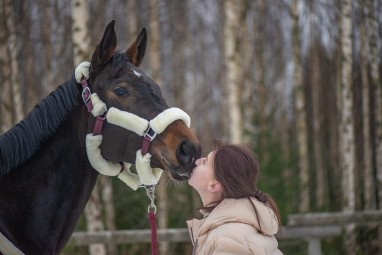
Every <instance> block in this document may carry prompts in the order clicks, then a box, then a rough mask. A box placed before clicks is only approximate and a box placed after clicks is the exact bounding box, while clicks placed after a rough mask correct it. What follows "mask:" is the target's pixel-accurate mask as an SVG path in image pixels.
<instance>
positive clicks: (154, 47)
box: [149, 0, 169, 255]
mask: <svg viewBox="0 0 382 255" xmlns="http://www.w3.org/2000/svg"><path fill="white" fill-rule="evenodd" d="M150 21H151V22H150V37H149V38H150V43H149V48H150V69H151V73H152V75H151V76H152V78H153V80H154V81H155V82H156V83H158V84H159V85H160V86H161V84H162V79H161V72H160V30H159V5H158V0H150ZM167 178H168V177H167V176H166V175H165V174H163V176H162V177H161V181H160V182H159V184H158V186H157V192H158V214H157V215H158V227H159V228H161V229H167V228H168V203H167V201H168V195H167ZM158 248H159V254H161V255H167V254H169V243H168V242H160V243H159V247H158Z"/></svg>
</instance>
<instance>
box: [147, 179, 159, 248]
mask: <svg viewBox="0 0 382 255" xmlns="http://www.w3.org/2000/svg"><path fill="white" fill-rule="evenodd" d="M144 187H145V189H146V194H147V197H148V198H149V199H150V205H149V206H148V208H147V213H148V215H149V221H150V227H151V255H157V253H158V239H157V222H156V218H155V214H156V212H157V208H156V206H155V203H154V200H155V186H144Z"/></svg>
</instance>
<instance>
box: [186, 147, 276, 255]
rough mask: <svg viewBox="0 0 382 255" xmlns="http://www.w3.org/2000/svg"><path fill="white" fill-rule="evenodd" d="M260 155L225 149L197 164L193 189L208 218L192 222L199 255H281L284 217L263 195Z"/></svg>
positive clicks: (193, 235) (191, 181)
mask: <svg viewBox="0 0 382 255" xmlns="http://www.w3.org/2000/svg"><path fill="white" fill-rule="evenodd" d="M258 177H259V165H258V162H257V160H256V157H255V155H254V154H253V153H252V152H251V151H250V150H249V149H247V148H245V147H243V146H239V145H228V144H227V145H220V146H217V149H216V150H214V151H212V152H210V153H209V154H208V156H207V157H205V158H200V159H198V160H197V161H196V166H195V168H194V169H193V171H192V175H191V178H190V180H189V181H188V183H189V184H190V185H191V186H192V187H193V188H194V189H195V190H196V191H197V192H198V193H199V195H200V197H201V199H202V203H203V207H202V208H201V213H202V214H203V215H204V218H203V219H201V220H197V219H193V220H190V221H187V225H188V228H189V231H190V235H191V240H192V243H193V246H194V248H193V254H197V255H202V254H226V255H228V254H241V255H244V254H256V255H257V254H264V255H265V254H272V255H276V254H277V255H280V254H282V253H281V251H280V250H279V249H278V248H277V245H278V244H277V240H276V239H275V237H274V235H275V234H276V233H277V232H278V229H279V224H280V215H279V212H278V209H277V206H276V204H275V202H274V201H273V199H272V198H271V197H270V196H269V195H267V194H265V193H263V192H261V191H259V190H258V189H257V187H256V182H257V180H258Z"/></svg>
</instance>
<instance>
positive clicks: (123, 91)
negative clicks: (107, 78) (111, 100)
mask: <svg viewBox="0 0 382 255" xmlns="http://www.w3.org/2000/svg"><path fill="white" fill-rule="evenodd" d="M114 93H115V94H116V95H117V96H120V97H127V96H128V95H129V91H127V89H125V88H122V87H117V88H115V89H114Z"/></svg>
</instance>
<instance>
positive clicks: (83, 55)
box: [71, 0, 114, 255]
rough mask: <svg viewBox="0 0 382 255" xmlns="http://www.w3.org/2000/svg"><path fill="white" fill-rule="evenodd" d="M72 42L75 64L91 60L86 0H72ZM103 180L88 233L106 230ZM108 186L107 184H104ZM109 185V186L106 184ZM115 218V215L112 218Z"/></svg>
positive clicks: (102, 250)
mask: <svg viewBox="0 0 382 255" xmlns="http://www.w3.org/2000/svg"><path fill="white" fill-rule="evenodd" d="M71 4H72V20H73V23H72V41H73V62H74V65H75V66H77V65H78V64H79V63H81V62H82V61H85V60H89V56H90V53H89V52H90V50H89V49H90V36H89V30H88V26H87V25H88V24H87V22H88V19H89V13H88V7H87V3H86V1H85V0H72V2H71ZM101 178H103V177H102V176H100V178H99V180H98V181H97V183H96V185H95V186H94V189H93V192H92V194H91V196H90V199H89V201H88V203H87V205H86V208H85V217H86V223H87V229H88V231H90V232H92V231H99V230H104V229H105V226H104V223H103V221H102V207H103V206H102V201H101V199H100V192H101V191H102V193H103V195H109V196H110V194H112V192H108V191H106V190H112V187H107V186H106V187H105V186H104V187H102V185H101V182H102V181H101V180H100V179H101ZM103 183H104V184H106V182H103ZM106 185H108V184H106ZM104 201H109V202H111V203H112V201H113V200H112V199H110V198H106V197H104ZM112 217H114V215H113V216H112ZM112 249H113V248H112ZM89 253H90V254H91V255H102V254H106V247H105V245H104V244H91V245H89Z"/></svg>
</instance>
